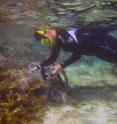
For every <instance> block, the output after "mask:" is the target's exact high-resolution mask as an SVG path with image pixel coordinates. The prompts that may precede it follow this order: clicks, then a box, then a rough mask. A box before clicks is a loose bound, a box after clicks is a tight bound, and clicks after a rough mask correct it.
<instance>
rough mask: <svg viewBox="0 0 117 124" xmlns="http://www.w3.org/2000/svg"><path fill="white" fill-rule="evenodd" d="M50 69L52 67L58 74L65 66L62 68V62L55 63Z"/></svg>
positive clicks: (54, 72) (53, 71)
mask: <svg viewBox="0 0 117 124" xmlns="http://www.w3.org/2000/svg"><path fill="white" fill-rule="evenodd" d="M50 69H51V71H52V73H53V74H57V73H59V72H60V71H62V70H63V68H62V66H61V65H60V64H55V65H54V66H52V67H51V68H50Z"/></svg>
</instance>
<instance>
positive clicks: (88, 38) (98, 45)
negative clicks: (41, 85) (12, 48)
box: [41, 28, 117, 68]
mask: <svg viewBox="0 0 117 124" xmlns="http://www.w3.org/2000/svg"><path fill="white" fill-rule="evenodd" d="M112 29H113V28H90V29H82V28H81V29H77V28H71V29H68V30H67V29H62V28H60V29H56V33H57V38H56V45H55V46H53V47H52V52H51V55H50V57H49V58H48V59H47V60H45V61H44V62H43V63H42V64H41V65H42V66H47V65H50V64H52V63H54V62H55V61H56V59H57V57H58V54H59V51H60V49H63V50H64V51H68V52H72V53H73V54H72V56H71V57H70V58H69V59H67V60H65V61H64V62H62V63H61V65H62V67H63V68H64V67H66V66H68V65H70V64H72V63H73V62H75V61H76V60H78V59H80V57H81V56H82V55H88V56H96V57H98V58H101V59H103V60H105V61H108V62H112V63H117V39H116V38H114V37H112V36H110V35H108V32H109V31H111V30H112Z"/></svg>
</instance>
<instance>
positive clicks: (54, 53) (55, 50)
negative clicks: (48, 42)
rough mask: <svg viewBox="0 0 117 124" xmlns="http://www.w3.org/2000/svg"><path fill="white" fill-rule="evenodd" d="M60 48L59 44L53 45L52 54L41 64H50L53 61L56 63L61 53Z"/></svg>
mask: <svg viewBox="0 0 117 124" xmlns="http://www.w3.org/2000/svg"><path fill="white" fill-rule="evenodd" d="M59 51H60V48H59V46H56V47H52V51H51V55H50V57H49V58H48V59H46V60H44V62H42V63H41V66H48V65H50V64H52V63H54V62H55V61H56V59H57V57H58V55H59Z"/></svg>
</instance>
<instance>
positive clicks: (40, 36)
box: [35, 30, 52, 46]
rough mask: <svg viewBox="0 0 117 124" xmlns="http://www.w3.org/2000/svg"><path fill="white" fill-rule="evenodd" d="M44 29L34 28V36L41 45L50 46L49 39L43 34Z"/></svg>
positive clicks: (44, 32)
mask: <svg viewBox="0 0 117 124" xmlns="http://www.w3.org/2000/svg"><path fill="white" fill-rule="evenodd" d="M45 34H46V31H42V30H36V31H35V38H36V39H37V40H38V41H40V43H41V44H42V45H48V46H51V45H52V44H51V42H50V41H49V39H48V38H47V37H46V36H45Z"/></svg>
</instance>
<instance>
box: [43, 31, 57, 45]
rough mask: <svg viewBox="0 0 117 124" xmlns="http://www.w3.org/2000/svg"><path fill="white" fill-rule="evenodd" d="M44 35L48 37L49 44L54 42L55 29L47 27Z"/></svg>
mask: <svg viewBox="0 0 117 124" xmlns="http://www.w3.org/2000/svg"><path fill="white" fill-rule="evenodd" d="M45 36H46V37H47V38H48V39H49V41H50V42H51V44H55V39H56V31H55V30H54V29H48V30H47V32H46V34H45Z"/></svg>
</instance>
